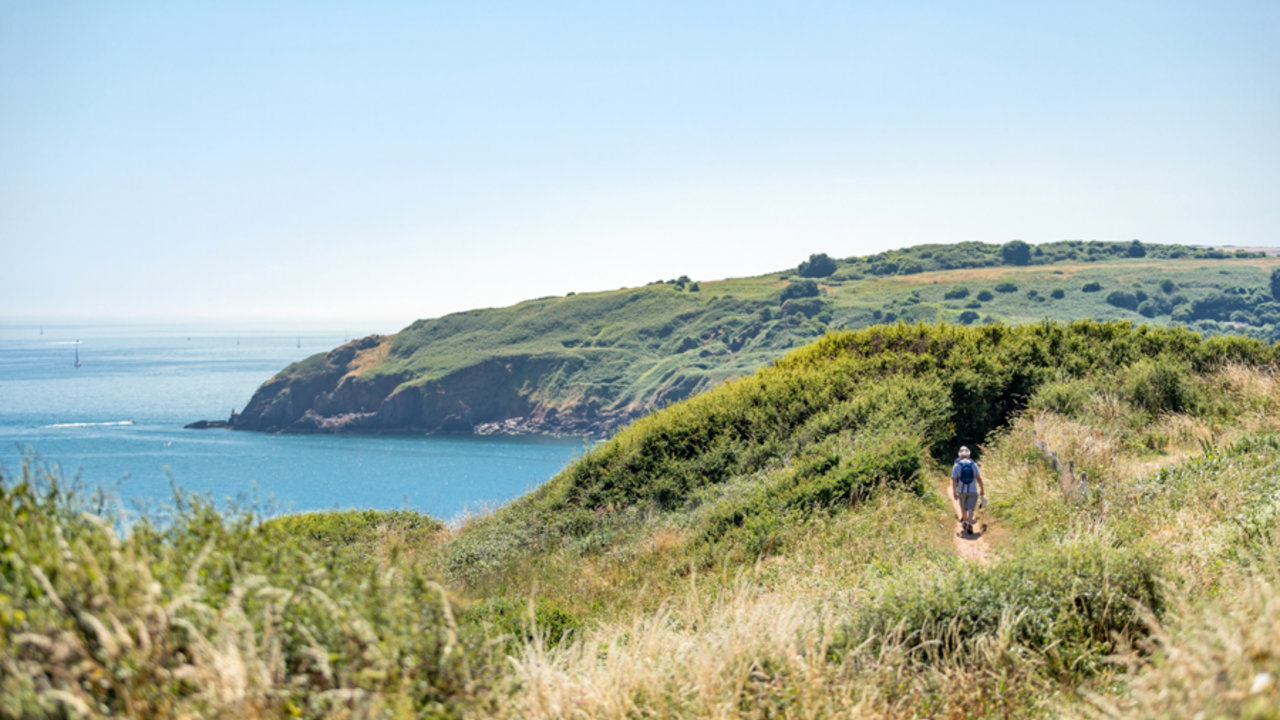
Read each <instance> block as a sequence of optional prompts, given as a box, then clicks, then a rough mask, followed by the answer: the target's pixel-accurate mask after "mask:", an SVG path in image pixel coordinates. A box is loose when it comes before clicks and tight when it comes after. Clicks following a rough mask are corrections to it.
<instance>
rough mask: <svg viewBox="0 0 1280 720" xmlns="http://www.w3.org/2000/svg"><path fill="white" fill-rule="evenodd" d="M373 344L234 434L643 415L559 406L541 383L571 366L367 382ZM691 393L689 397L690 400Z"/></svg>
mask: <svg viewBox="0 0 1280 720" xmlns="http://www.w3.org/2000/svg"><path fill="white" fill-rule="evenodd" d="M387 340H388V338H387V337H386V336H379V335H372V336H369V337H366V338H362V339H360V340H356V341H354V342H351V343H348V344H346V345H343V346H341V347H338V348H336V349H334V350H332V351H330V352H329V353H327V354H325V355H324V356H323V357H316V358H312V359H310V360H308V361H305V362H304V363H300V364H299V366H296V367H295V368H290V369H289V370H286V371H285V372H282V373H281V374H279V375H277V376H276V377H274V378H272V379H271V380H269V381H267V382H266V383H264V384H263V385H262V387H260V388H259V389H258V391H257V392H256V393H255V394H254V396H253V398H252V399H251V400H250V401H249V404H248V405H246V406H245V408H244V410H243V411H242V412H240V413H238V414H234V415H232V416H231V419H230V420H229V421H228V422H227V427H230V428H233V429H237V430H256V431H259V432H280V433H361V432H366V433H467V434H469V433H478V434H495V433H508V434H524V433H537V434H565V435H607V434H609V433H610V432H612V431H613V430H615V429H616V428H618V427H620V426H621V425H624V424H626V423H627V422H629V421H630V420H632V419H634V418H635V417H637V416H638V415H639V414H640V413H641V411H642V409H641V408H635V407H629V406H628V407H615V406H614V405H611V404H610V403H609V402H608V400H607V399H602V398H600V397H597V396H593V395H592V394H591V393H589V392H585V391H579V392H574V393H570V394H569V396H568V397H563V396H561V397H554V398H553V397H550V395H549V394H547V393H542V392H539V391H540V389H541V382H540V380H541V379H543V378H549V377H555V376H556V375H559V374H562V373H567V372H572V371H573V370H574V369H576V368H575V367H573V366H574V365H575V364H580V363H581V360H580V359H577V358H572V357H563V356H556V357H533V356H522V355H517V356H511V357H505V358H501V359H487V360H483V361H481V362H479V363H477V364H476V365H472V366H470V367H466V368H463V369H461V370H458V371H456V372H453V373H451V374H449V375H446V376H444V377H441V378H439V379H435V380H429V381H426V382H412V378H411V377H408V376H401V375H394V374H372V375H370V374H363V373H362V367H363V364H364V363H365V361H366V358H367V356H368V354H370V353H376V352H377V351H378V349H379V348H380V346H381V345H382V344H383V343H384V342H386V341H387ZM681 394H683V393H681Z"/></svg>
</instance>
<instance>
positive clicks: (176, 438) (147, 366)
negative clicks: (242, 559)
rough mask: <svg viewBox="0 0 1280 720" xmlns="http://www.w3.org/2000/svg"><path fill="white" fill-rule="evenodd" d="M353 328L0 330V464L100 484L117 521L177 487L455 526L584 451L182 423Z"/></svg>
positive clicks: (148, 508) (240, 397)
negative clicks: (402, 513)
mask: <svg viewBox="0 0 1280 720" xmlns="http://www.w3.org/2000/svg"><path fill="white" fill-rule="evenodd" d="M379 329H380V330H383V331H387V328H379ZM363 334H369V333H368V332H358V333H357V334H352V333H351V332H350V331H349V330H348V329H346V328H338V329H333V328H322V327H319V328H318V327H310V328H308V329H299V328H297V327H292V326H290V325H288V324H277V325H271V326H254V325H249V324H233V323H214V322H202V323H192V324H182V323H171V324H150V325H136V324H120V323H85V324H71V323H64V324H48V325H40V324H36V323H12V324H0V472H3V474H4V475H5V476H6V477H8V478H15V477H18V476H19V475H20V473H21V471H22V467H23V464H24V463H27V464H29V465H31V466H44V467H49V468H52V469H53V470H54V471H55V472H56V473H57V474H58V476H59V477H60V478H61V479H62V482H63V483H64V484H68V485H71V484H74V485H78V486H79V487H81V488H82V490H83V491H84V492H92V491H93V490H94V489H98V488H101V489H105V490H106V491H108V492H107V494H108V496H110V497H112V498H114V499H113V502H115V503H117V504H118V509H119V510H120V511H121V512H122V513H123V514H124V516H125V517H126V518H128V517H136V516H137V514H138V513H141V512H151V513H154V512H156V509H157V508H163V507H168V506H171V505H172V504H173V501H174V498H175V490H177V491H180V492H182V493H196V494H199V495H201V496H203V497H205V498H208V499H210V500H212V501H213V502H215V503H216V504H218V505H219V506H220V507H224V508H225V507H228V506H237V507H246V506H248V507H251V508H253V509H254V511H255V512H260V513H263V514H265V515H277V514H284V513H293V512H305V511H313V510H338V509H380V510H399V509H408V510H414V511H418V512H423V513H427V514H429V515H432V516H433V517H437V518H440V519H443V520H456V519H459V518H462V517H466V516H468V515H471V514H479V513H484V512H487V511H489V510H491V509H493V508H494V507H497V506H499V505H501V504H503V503H505V502H508V501H510V500H511V499H513V498H515V497H518V496H520V495H522V494H524V493H526V492H529V491H530V490H532V489H534V488H536V487H537V486H538V485H540V484H542V483H544V482H546V481H547V480H548V479H550V478H551V477H553V476H554V475H555V474H556V473H557V472H559V471H560V470H561V469H562V468H564V467H565V465H567V464H568V463H569V462H570V461H571V460H572V459H573V458H575V457H576V456H578V455H580V454H582V453H583V452H584V451H585V450H586V449H588V447H589V441H588V440H587V439H586V438H547V437H513V436H484V437H480V436H426V435H270V434H262V433H254V432H243V431H230V430H223V429H212V430H187V429H184V428H183V425H185V424H187V423H189V422H192V421H195V420H225V419H226V418H227V417H228V416H229V415H230V414H231V411H232V410H233V409H239V408H242V407H244V405H245V404H246V403H247V402H248V401H249V398H250V397H252V395H253V392H254V391H255V390H256V389H257V388H258V386H259V385H261V384H262V383H263V382H265V381H266V380H267V379H269V378H270V377H271V376H272V375H274V374H275V373H276V372H278V371H279V370H281V369H283V368H284V367H285V366H287V365H288V364H289V363H292V362H296V361H298V360H302V359H304V358H306V357H308V356H310V355H313V354H315V353H319V352H326V351H328V350H331V349H333V348H334V347H337V346H338V345H340V344H342V343H343V342H345V341H346V340H349V339H353V338H355V337H359V336H360V335H363ZM77 360H78V361H79V363H80V364H79V366H77V365H76V362H77Z"/></svg>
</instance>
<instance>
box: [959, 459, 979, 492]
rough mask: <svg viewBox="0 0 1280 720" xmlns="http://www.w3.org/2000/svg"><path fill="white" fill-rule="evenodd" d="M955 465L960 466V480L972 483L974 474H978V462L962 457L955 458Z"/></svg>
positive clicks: (966, 483) (968, 483)
mask: <svg viewBox="0 0 1280 720" xmlns="http://www.w3.org/2000/svg"><path fill="white" fill-rule="evenodd" d="M956 465H958V466H959V467H960V482H962V483H964V484H965V485H972V484H973V480H974V476H976V475H977V474H978V464H977V463H975V462H974V461H972V460H970V459H969V458H964V459H961V460H957V461H956Z"/></svg>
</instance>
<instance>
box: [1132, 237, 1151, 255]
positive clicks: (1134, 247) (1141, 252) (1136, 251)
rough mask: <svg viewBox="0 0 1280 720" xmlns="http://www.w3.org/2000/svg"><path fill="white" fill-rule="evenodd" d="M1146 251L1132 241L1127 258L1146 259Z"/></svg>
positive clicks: (1139, 243)
mask: <svg viewBox="0 0 1280 720" xmlns="http://www.w3.org/2000/svg"><path fill="white" fill-rule="evenodd" d="M1146 256H1147V249H1146V248H1145V247H1143V246H1142V243H1141V242H1138V241H1137V240H1134V241H1133V242H1131V243H1129V257H1146Z"/></svg>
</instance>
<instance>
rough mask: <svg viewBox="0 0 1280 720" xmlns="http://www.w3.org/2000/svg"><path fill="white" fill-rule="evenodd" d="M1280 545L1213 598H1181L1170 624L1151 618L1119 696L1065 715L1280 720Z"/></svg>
mask: <svg viewBox="0 0 1280 720" xmlns="http://www.w3.org/2000/svg"><path fill="white" fill-rule="evenodd" d="M1278 549H1280V544H1276V538H1273V539H1272V543H1271V545H1270V547H1268V548H1266V549H1265V550H1263V552H1262V553H1261V554H1260V556H1259V557H1258V558H1257V559H1256V560H1255V561H1254V562H1252V563H1249V564H1247V565H1245V566H1244V567H1243V568H1237V569H1234V570H1232V571H1230V572H1229V573H1228V574H1227V576H1226V577H1225V578H1223V580H1222V583H1221V586H1220V587H1219V589H1218V591H1217V592H1216V593H1214V594H1212V595H1210V596H1208V597H1199V598H1195V597H1191V596H1188V595H1182V596H1180V597H1179V598H1178V600H1177V606H1176V609H1175V610H1174V611H1173V612H1172V613H1170V614H1169V616H1168V617H1167V618H1166V620H1165V622H1163V623H1161V622H1157V621H1156V620H1154V619H1152V620H1151V621H1150V622H1151V626H1152V628H1153V635H1152V638H1151V643H1150V647H1148V648H1145V649H1144V650H1145V651H1146V652H1154V658H1150V657H1148V656H1147V655H1146V652H1143V653H1139V652H1131V653H1129V654H1128V656H1127V660H1128V663H1129V665H1130V668H1131V670H1132V672H1133V677H1132V680H1131V681H1130V682H1129V684H1128V685H1129V686H1128V689H1127V691H1126V692H1125V693H1123V694H1122V695H1120V696H1119V697H1115V696H1104V695H1100V694H1092V695H1090V697H1089V704H1088V705H1085V706H1083V707H1081V706H1076V707H1064V708H1062V714H1063V715H1064V716H1073V717H1082V718H1090V719H1091V720H1099V719H1101V718H1116V719H1119V718H1153V719H1154V718H1228V717H1230V718H1255V719H1258V720H1262V719H1263V718H1272V719H1274V718H1280V552H1278V551H1277V550H1278Z"/></svg>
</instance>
